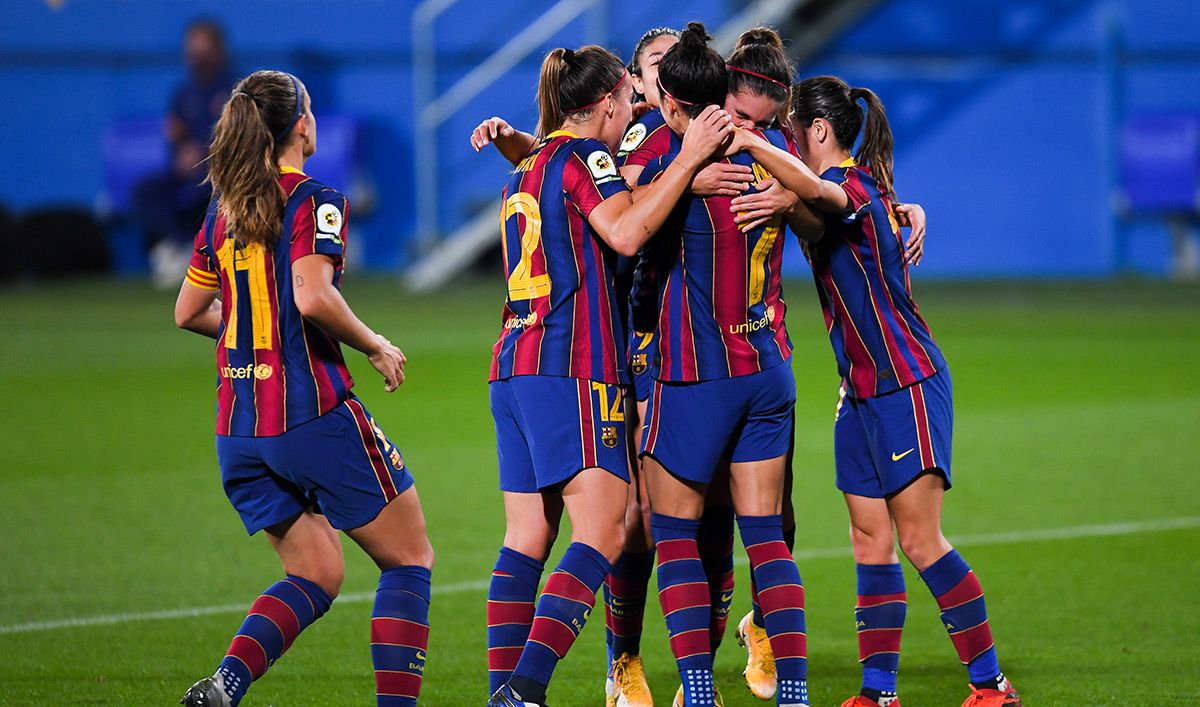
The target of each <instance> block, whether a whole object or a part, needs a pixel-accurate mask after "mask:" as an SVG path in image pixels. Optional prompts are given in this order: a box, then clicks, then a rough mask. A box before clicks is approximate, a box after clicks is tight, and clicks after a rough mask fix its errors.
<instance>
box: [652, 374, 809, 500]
mask: <svg viewBox="0 0 1200 707" xmlns="http://www.w3.org/2000/svg"><path fill="white" fill-rule="evenodd" d="M795 406H796V380H795V379H794V378H793V377H792V367H791V366H789V365H786V363H785V364H784V365H779V366H774V367H772V368H768V369H767V370H765V371H759V372H758V373H752V374H750V375H747V376H737V377H735V378H718V379H715V380H708V381H701V382H699V383H670V382H664V381H656V382H655V384H654V394H653V395H651V396H650V405H649V407H648V408H647V410H646V425H645V429H644V430H643V431H642V450H641V453H642V455H644V456H651V457H654V458H655V459H657V460H658V462H659V463H660V464H662V465H663V466H664V467H666V468H667V471H670V472H671V473H672V474H674V475H675V476H679V477H681V478H684V479H688V480H689V481H695V482H698V483H703V484H707V483H709V482H710V481H711V480H712V477H713V473H714V472H715V471H716V469H717V465H718V464H719V463H720V462H721V460H723V459H727V460H728V461H730V462H732V463H737V462H752V461H761V460H763V459H773V458H775V457H781V456H783V455H785V454H787V453H788V449H789V447H790V446H791V439H792V428H793V427H794V424H795V423H794V421H793V411H794V408H795Z"/></svg>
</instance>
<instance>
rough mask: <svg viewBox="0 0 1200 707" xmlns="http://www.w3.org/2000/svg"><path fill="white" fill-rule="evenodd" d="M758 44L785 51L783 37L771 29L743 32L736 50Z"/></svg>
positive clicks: (761, 28) (735, 47) (764, 28)
mask: <svg viewBox="0 0 1200 707" xmlns="http://www.w3.org/2000/svg"><path fill="white" fill-rule="evenodd" d="M756 44H762V45H765V46H768V47H773V48H775V49H779V50H783V37H781V36H779V33H778V32H776V31H775V30H773V29H771V28H770V27H754V28H752V29H748V30H746V31H745V32H742V33H741V35H739V36H738V39H737V44H736V45H735V46H734V49H740V48H742V47H749V46H752V45H756Z"/></svg>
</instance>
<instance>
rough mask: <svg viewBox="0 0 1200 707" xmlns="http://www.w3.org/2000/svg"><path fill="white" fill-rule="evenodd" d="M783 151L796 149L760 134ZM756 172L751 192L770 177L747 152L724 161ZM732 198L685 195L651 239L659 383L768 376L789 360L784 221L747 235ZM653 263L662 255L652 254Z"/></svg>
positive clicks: (653, 170) (651, 170) (647, 177)
mask: <svg viewBox="0 0 1200 707" xmlns="http://www.w3.org/2000/svg"><path fill="white" fill-rule="evenodd" d="M758 134H759V135H761V136H762V137H764V138H766V139H767V140H768V141H770V142H771V144H773V145H775V146H776V147H779V148H780V149H784V150H788V151H790V152H792V153H793V154H794V153H795V145H794V144H793V143H792V142H791V141H789V140H787V139H786V137H785V136H784V135H783V133H781V132H779V131H777V130H768V131H766V132H760V133H758ZM672 136H673V138H672V141H671V148H670V153H669V154H667V155H665V156H663V157H659V158H657V159H655V160H653V161H651V162H650V163H648V164H647V166H646V169H645V170H644V171H643V172H642V175H641V178H640V179H639V181H640V183H642V184H647V183H649V182H651V181H653V180H654V179H655V178H657V176H658V175H659V174H661V173H662V171H663V170H665V169H666V167H667V165H669V164H670V162H671V160H672V159H674V157H675V155H676V154H678V152H679V148H680V146H681V145H682V141H681V140H680V139H679V138H678V136H674V133H672ZM726 159H727V161H728V162H731V163H734V164H742V165H746V166H748V167H750V168H751V169H752V170H753V171H754V182H753V185H752V186H751V189H752V190H753V189H755V188H756V187H757V185H758V184H759V183H760V182H761V181H763V180H765V179H768V178H770V176H771V175H770V174H769V173H768V172H767V171H766V169H764V168H763V166H762V165H760V164H758V163H757V162H755V161H754V159H753V158H752V157H751V156H750V155H749V153H739V154H737V155H734V156H732V157H729V158H726ZM731 201H732V197H727V196H711V197H705V198H701V197H696V196H691V195H684V197H683V198H682V199H680V202H679V204H678V205H677V206H676V208H675V211H674V212H673V213H672V215H671V217H670V218H669V219H668V220H667V223H666V224H664V225H663V228H662V229H660V230H659V232H658V234H656V235H655V237H654V239H653V241H652V244H653V245H652V249H653V250H655V251H658V250H659V249H662V250H661V251H659V252H660V253H662V254H663V255H664V256H665V258H666V262H665V263H664V264H663V266H660V267H662V268H663V269H662V270H660V272H662V273H664V274H663V275H662V276H661V280H660V283H659V288H658V303H659V307H658V309H659V312H658V332H659V355H660V361H661V372H660V373H659V379H660V380H664V381H673V382H690V381H702V380H712V379H717V378H731V377H734V376H744V375H749V374H751V373H757V372H759V371H764V370H766V369H768V368H772V367H773V366H777V365H779V364H781V363H783V362H785V361H787V360H788V359H789V358H790V357H791V355H792V342H791V341H790V340H789V339H788V335H787V329H786V328H785V327H784V323H783V317H784V310H785V305H784V302H783V287H782V283H781V281H780V275H781V268H782V264H783V241H784V239H783V238H782V234H783V231H784V224H783V220H782V218H780V217H776V218H774V219H772V220H771V221H769V222H768V223H766V224H765V225H763V226H760V227H759V228H757V229H755V230H753V231H751V232H749V233H743V232H742V231H741V230H740V229H739V228H738V226H737V224H735V223H734V221H733V219H734V214H733V213H732V212H731V211H730V202H731ZM650 259H651V260H656V259H657V256H652V257H651V258H650Z"/></svg>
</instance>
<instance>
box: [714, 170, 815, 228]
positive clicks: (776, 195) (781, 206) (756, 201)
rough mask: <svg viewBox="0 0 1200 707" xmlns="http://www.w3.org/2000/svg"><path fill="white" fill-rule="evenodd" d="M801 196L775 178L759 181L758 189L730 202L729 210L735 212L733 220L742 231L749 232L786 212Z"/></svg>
mask: <svg viewBox="0 0 1200 707" xmlns="http://www.w3.org/2000/svg"><path fill="white" fill-rule="evenodd" d="M798 201H800V198H799V197H798V196H796V195H795V194H793V193H792V192H790V191H788V190H787V189H784V188H783V185H781V184H780V183H779V182H777V181H775V180H774V179H764V180H762V181H761V182H759V183H758V191H756V192H755V193H753V194H745V195H742V196H739V197H738V198H736V199H734V200H733V201H732V202H730V205H729V210H730V211H732V212H733V213H734V217H733V222H734V223H736V224H737V225H738V228H740V229H741V230H742V233H749V232H750V231H753V230H754V229H756V228H758V227H759V226H762V225H764V224H766V223H767V222H768V221H770V220H771V219H773V218H775V217H776V216H779V215H781V214H784V213H786V212H787V211H788V210H789V209H791V208H792V207H793V206H795V205H796V202H798Z"/></svg>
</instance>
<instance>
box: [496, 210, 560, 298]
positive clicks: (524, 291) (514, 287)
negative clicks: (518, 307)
mask: <svg viewBox="0 0 1200 707" xmlns="http://www.w3.org/2000/svg"><path fill="white" fill-rule="evenodd" d="M513 216H524V217H525V230H524V231H522V232H521V260H520V261H519V262H518V263H517V266H516V267H515V268H513V271H512V274H511V275H509V276H508V298H509V299H510V300H513V301H523V300H530V299H533V298H534V297H545V296H546V295H549V294H550V274H549V273H544V274H541V275H534V274H532V272H533V254H534V253H536V252H537V250H538V247H540V246H541V244H542V212H541V209H539V208H538V203H537V200H536V199H534V197H533V194H528V193H526V192H517V193H516V194H513V195H512V196H510V197H508V201H506V202H504V223H503V224H501V225H502V226H505V227H506V226H507V224H508V220H509V219H510V218H512V217H513Z"/></svg>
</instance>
